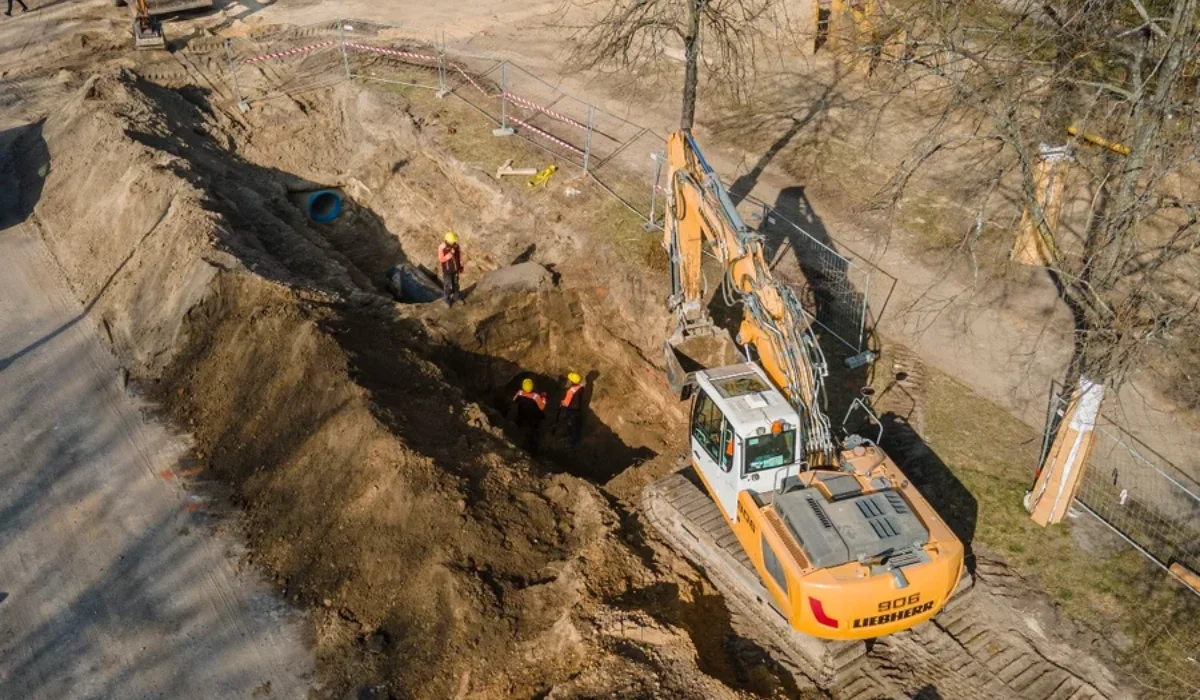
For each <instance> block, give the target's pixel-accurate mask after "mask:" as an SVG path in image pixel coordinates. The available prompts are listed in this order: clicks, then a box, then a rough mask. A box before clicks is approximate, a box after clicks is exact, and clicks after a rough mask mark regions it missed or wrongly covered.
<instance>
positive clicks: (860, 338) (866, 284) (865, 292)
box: [854, 271, 871, 352]
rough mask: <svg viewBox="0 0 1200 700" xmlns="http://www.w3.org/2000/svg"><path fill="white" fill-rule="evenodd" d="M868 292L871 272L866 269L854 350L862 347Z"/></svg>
mask: <svg viewBox="0 0 1200 700" xmlns="http://www.w3.org/2000/svg"><path fill="white" fill-rule="evenodd" d="M870 293H871V273H870V271H868V272H867V281H866V282H864V283H863V303H862V311H861V312H860V313H859V317H858V347H856V348H854V351H855V352H862V349H863V336H864V335H866V332H867V304H868V303H869V302H868V297H869V296H870Z"/></svg>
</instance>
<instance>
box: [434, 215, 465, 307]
mask: <svg viewBox="0 0 1200 700" xmlns="http://www.w3.org/2000/svg"><path fill="white" fill-rule="evenodd" d="M438 265H440V266H441V268H442V295H443V299H444V300H445V302H446V308H447V309H448V308H450V305H451V304H453V303H454V302H455V301H456V300H457V301H462V292H461V291H459V288H458V275H459V273H461V272H462V271H463V255H462V248H459V247H458V234H456V233H454V232H453V231H447V232H446V235H445V236H443V238H442V244H441V245H439V246H438Z"/></svg>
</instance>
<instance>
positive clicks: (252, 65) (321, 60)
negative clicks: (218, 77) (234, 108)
mask: <svg viewBox="0 0 1200 700" xmlns="http://www.w3.org/2000/svg"><path fill="white" fill-rule="evenodd" d="M226 48H227V59H228V62H229V66H230V82H231V83H232V84H233V86H234V88H235V90H236V92H237V96H238V99H239V101H244V102H247V103H252V102H257V101H260V100H264V99H269V98H271V97H274V96H277V95H281V94H295V93H298V92H303V91H306V90H312V89H316V88H320V87H327V86H329V85H333V84H335V83H337V82H339V81H341V80H344V79H345V68H344V66H343V61H342V52H341V42H340V40H339V38H338V25H337V23H331V22H325V23H321V24H315V25H311V26H307V27H296V28H293V29H288V30H283V31H279V32H274V33H271V34H257V35H251V36H250V37H246V38H239V39H232V40H230V41H229V42H227V43H226Z"/></svg>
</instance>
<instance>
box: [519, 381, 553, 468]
mask: <svg viewBox="0 0 1200 700" xmlns="http://www.w3.org/2000/svg"><path fill="white" fill-rule="evenodd" d="M513 406H514V408H515V410H516V412H517V425H518V426H519V427H520V428H521V429H522V430H524V431H525V449H527V450H529V454H531V455H535V454H537V451H538V439H539V438H540V437H541V435H540V433H541V430H542V419H543V418H545V417H546V395H545V394H542V393H538V392H535V391H534V390H533V380H532V379H529V378H526V379H523V380H521V390H520V391H518V392H517V393H516V394H515V395H514V396H513Z"/></svg>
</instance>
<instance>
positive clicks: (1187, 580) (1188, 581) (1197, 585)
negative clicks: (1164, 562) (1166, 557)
mask: <svg viewBox="0 0 1200 700" xmlns="http://www.w3.org/2000/svg"><path fill="white" fill-rule="evenodd" d="M1171 573H1173V574H1175V576H1176V578H1178V579H1179V580H1180V581H1182V582H1183V584H1184V585H1185V586H1187V587H1188V588H1190V589H1192V590H1193V591H1195V592H1197V593H1200V575H1198V574H1197V573H1196V572H1195V571H1192V570H1191V569H1189V568H1187V567H1186V566H1184V565H1183V564H1180V563H1179V562H1175V563H1174V564H1172V565H1171Z"/></svg>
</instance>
